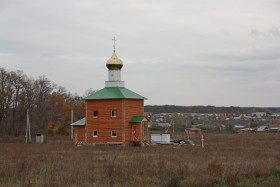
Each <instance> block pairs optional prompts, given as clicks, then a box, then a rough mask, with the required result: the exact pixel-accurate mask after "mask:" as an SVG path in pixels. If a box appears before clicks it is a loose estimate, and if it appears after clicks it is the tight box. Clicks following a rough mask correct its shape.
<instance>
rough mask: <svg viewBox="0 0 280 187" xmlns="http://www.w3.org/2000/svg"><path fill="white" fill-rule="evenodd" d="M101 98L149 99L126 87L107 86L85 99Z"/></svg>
mask: <svg viewBox="0 0 280 187" xmlns="http://www.w3.org/2000/svg"><path fill="white" fill-rule="evenodd" d="M100 99H147V98H145V97H143V96H141V95H139V94H137V93H135V92H133V91H131V90H129V89H126V88H125V87H105V88H103V89H101V90H99V91H97V92H95V93H93V94H91V95H89V96H87V97H85V98H84V100H100Z"/></svg>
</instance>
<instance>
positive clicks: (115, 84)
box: [105, 81, 124, 87]
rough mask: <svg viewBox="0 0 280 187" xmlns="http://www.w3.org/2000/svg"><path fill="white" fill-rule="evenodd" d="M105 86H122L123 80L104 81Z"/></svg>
mask: <svg viewBox="0 0 280 187" xmlns="http://www.w3.org/2000/svg"><path fill="white" fill-rule="evenodd" d="M105 87H124V81H105Z"/></svg>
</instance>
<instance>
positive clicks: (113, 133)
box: [111, 130, 117, 138]
mask: <svg viewBox="0 0 280 187" xmlns="http://www.w3.org/2000/svg"><path fill="white" fill-rule="evenodd" d="M111 136H112V138H116V137H117V131H116V130H112V131H111Z"/></svg>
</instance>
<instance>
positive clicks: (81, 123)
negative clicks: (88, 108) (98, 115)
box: [71, 118, 86, 126]
mask: <svg viewBox="0 0 280 187" xmlns="http://www.w3.org/2000/svg"><path fill="white" fill-rule="evenodd" d="M71 125H72V126H84V125H86V118H82V119H80V120H78V121H76V122H74V123H72V124H71Z"/></svg>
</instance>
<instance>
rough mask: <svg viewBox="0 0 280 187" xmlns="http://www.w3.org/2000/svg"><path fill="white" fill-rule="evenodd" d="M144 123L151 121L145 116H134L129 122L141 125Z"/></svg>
mask: <svg viewBox="0 0 280 187" xmlns="http://www.w3.org/2000/svg"><path fill="white" fill-rule="evenodd" d="M142 121H149V119H147V118H146V117H145V116H133V117H132V118H131V120H130V121H129V122H131V123H140V122H142Z"/></svg>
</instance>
